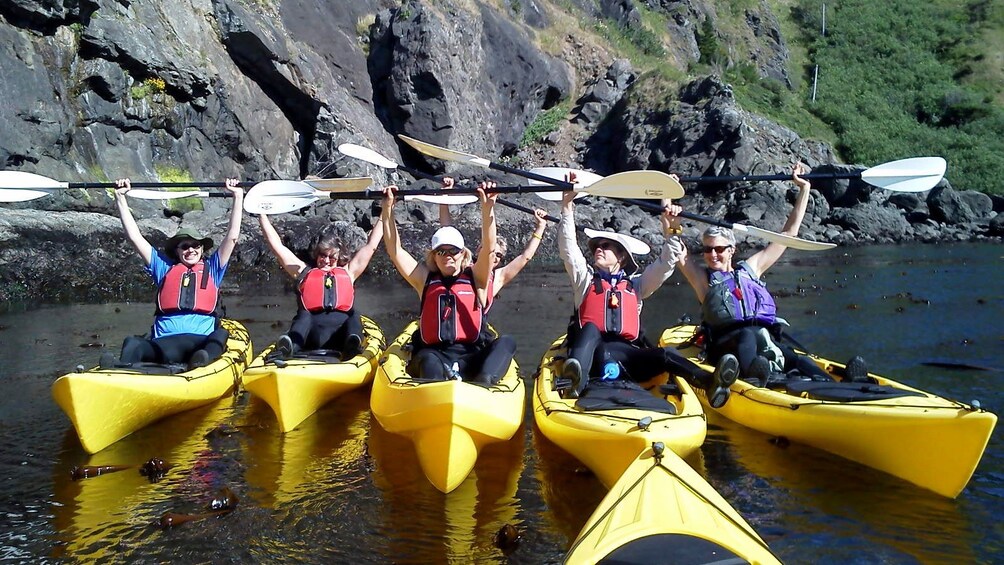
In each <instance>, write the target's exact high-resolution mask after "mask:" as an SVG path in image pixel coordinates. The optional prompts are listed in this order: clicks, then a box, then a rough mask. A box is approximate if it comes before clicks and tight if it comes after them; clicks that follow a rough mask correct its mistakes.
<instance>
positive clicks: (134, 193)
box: [126, 188, 209, 200]
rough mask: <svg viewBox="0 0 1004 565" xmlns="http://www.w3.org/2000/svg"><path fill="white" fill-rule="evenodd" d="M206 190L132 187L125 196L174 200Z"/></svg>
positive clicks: (200, 193) (204, 193)
mask: <svg viewBox="0 0 1004 565" xmlns="http://www.w3.org/2000/svg"><path fill="white" fill-rule="evenodd" d="M208 194H209V193H208V192H202V191H199V190H179V191H169V190H146V189H142V188H134V189H132V190H130V191H129V192H127V193H126V196H128V197H130V198H139V199H140V200H174V199H175V198H188V197H189V196H206V195H208Z"/></svg>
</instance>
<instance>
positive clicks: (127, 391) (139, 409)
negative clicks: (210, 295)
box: [52, 319, 251, 453]
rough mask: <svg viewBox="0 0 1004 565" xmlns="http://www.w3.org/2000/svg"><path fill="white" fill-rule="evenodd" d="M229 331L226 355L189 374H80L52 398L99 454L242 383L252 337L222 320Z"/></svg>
mask: <svg viewBox="0 0 1004 565" xmlns="http://www.w3.org/2000/svg"><path fill="white" fill-rule="evenodd" d="M220 324H221V325H222V326H223V327H224V328H225V329H226V330H227V331H228V332H229V334H230V336H229V338H228V339H227V349H226V351H224V352H223V355H222V356H221V357H220V358H219V359H217V360H215V361H213V362H212V363H210V364H208V365H206V366H205V367H199V368H197V369H192V370H190V371H185V370H183V367H182V366H180V365H177V366H175V365H156V364H151V363H143V364H140V363H137V364H134V366H133V367H128V368H114V369H99V368H97V367H95V368H93V369H91V370H89V371H79V372H76V373H70V374H67V375H63V376H62V377H59V378H58V379H56V382H54V383H53V384H52V397H53V398H54V399H55V400H56V403H57V404H59V407H60V408H62V409H63V412H65V413H66V415H67V416H69V418H70V421H71V422H73V427H74V428H76V430H77V437H79V438H80V444H81V445H83V447H84V449H85V450H87V452H88V453H97V452H98V451H101V450H102V449H104V448H105V447H107V446H109V445H111V444H113V443H115V442H116V441H118V440H120V439H122V438H123V437H125V436H127V435H129V434H131V433H133V432H134V431H136V430H138V429H140V428H142V427H144V426H146V425H147V424H150V423H152V422H155V421H157V420H160V419H161V418H165V417H167V416H171V415H172V414H177V413H178V412H184V411H185V410H191V409H192V408H196V407H198V406H203V405H206V404H209V403H210V402H212V401H214V400H216V399H218V398H220V397H222V396H223V395H224V394H226V393H227V392H229V391H230V390H231V389H232V388H233V387H234V386H235V385H236V384H237V383H239V382H240V378H241V374H242V373H243V372H244V368H245V367H247V364H248V360H249V359H250V358H251V336H250V335H248V332H247V330H246V329H245V328H244V326H243V325H241V324H240V323H239V322H237V321H234V320H228V319H222V320H220Z"/></svg>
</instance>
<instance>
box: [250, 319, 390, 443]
mask: <svg viewBox="0 0 1004 565" xmlns="http://www.w3.org/2000/svg"><path fill="white" fill-rule="evenodd" d="M362 321H363V332H364V334H365V340H364V341H363V346H364V348H363V351H362V353H360V354H359V355H356V356H355V357H353V358H352V359H348V360H346V361H345V362H339V361H338V359H337V358H336V357H328V356H321V355H317V356H311V355H309V352H308V354H304V355H297V356H295V357H293V358H292V359H286V360H283V361H279V362H278V364H277V363H276V361H275V360H269V361H266V359H268V357H269V355H270V354H271V353H272V351H273V349H275V344H272V345H270V346H269V347H268V348H266V349H265V351H262V352H261V354H260V355H258V357H256V358H255V360H254V361H252V362H251V364H250V365H249V366H248V368H247V370H246V371H244V377H243V382H244V388H245V389H247V390H248V391H249V392H250V393H251V394H253V395H255V396H257V397H259V398H261V399H262V400H264V401H265V402H267V403H268V405H269V406H271V407H272V410H273V411H274V412H275V416H276V418H278V420H279V428H280V430H281V431H282V432H283V433H286V432H288V431H290V430H292V429H294V428H296V427H297V426H299V425H300V422H303V421H304V420H305V419H307V417H309V416H310V415H311V414H313V413H314V412H316V411H317V409H318V408H320V407H321V406H324V405H325V404H327V403H328V402H330V401H332V400H334V399H335V398H337V397H338V396H339V395H341V394H344V393H345V392H347V391H349V390H352V389H354V388H359V387H361V386H364V385H367V384H369V383H370V381H372V380H373V374H374V373H375V372H376V367H377V359H378V358H379V357H380V353H381V352H382V351H383V348H384V338H383V333H382V332H381V331H380V328H379V327H377V325H376V323H375V322H373V320H370V319H369V318H366V317H363V318H362ZM280 365H281V366H280Z"/></svg>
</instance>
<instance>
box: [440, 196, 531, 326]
mask: <svg viewBox="0 0 1004 565" xmlns="http://www.w3.org/2000/svg"><path fill="white" fill-rule="evenodd" d="M453 186H454V181H453V178H451V177H443V188H447V189H449V188H453ZM495 186H496V183H495V182H492V181H488V182H487V183H486V184H485V187H486V188H488V189H489V190H491V189H493V188H495ZM546 215H547V212H545V211H544V210H541V209H540V208H537V209H535V210H534V211H533V216H534V220H535V221H536V225H535V226H534V229H533V232H532V233H531V234H530V239H528V240H527V241H526V247H525V248H523V253H521V254H519V255H517V256H516V257H514V258H513V260H512V261H509V262H508V263H506V264H505V265H504V266H502V260H503V259H505V256H506V253H508V251H509V245H508V243H507V242H506V240H505V238H504V237H502V236H496V238H495V249H493V250H492V254H491V256H490V257H491V260H492V270H491V275H490V279H489V281H488V294H487V300H488V302H487V303H486V304H485V312H488V311H489V310H491V308H492V304H494V303H495V297H496V296H498V294H499V291H500V290H502V287H504V286H505V285H507V284H509V283H510V282H511V281H512V280H513V279H514V278H516V275H518V274H519V273H520V271H522V270H523V268H524V267H526V266H527V265H528V264H530V261H531V260H533V256H534V255H536V254H537V248H538V247H540V242H541V241H543V239H544V231H545V230H546V229H547V220H545V219H544V216H546ZM439 224H440V225H442V226H450V225H453V216H452V215H451V214H450V206H449V205H448V204H440V205H439ZM474 253H475V257H477V256H480V255H481V244H480V243H479V244H478V247H477V249H476V250H475V252H474Z"/></svg>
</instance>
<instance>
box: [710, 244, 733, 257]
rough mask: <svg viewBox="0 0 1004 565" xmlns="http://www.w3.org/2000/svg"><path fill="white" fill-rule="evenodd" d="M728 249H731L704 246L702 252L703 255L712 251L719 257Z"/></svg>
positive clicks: (730, 247)
mask: <svg viewBox="0 0 1004 565" xmlns="http://www.w3.org/2000/svg"><path fill="white" fill-rule="evenodd" d="M729 249H732V246H731V245H705V246H704V252H705V253H711V252H712V251H714V252H715V253H717V254H719V255H721V254H722V253H725V251H726V250H729Z"/></svg>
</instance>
